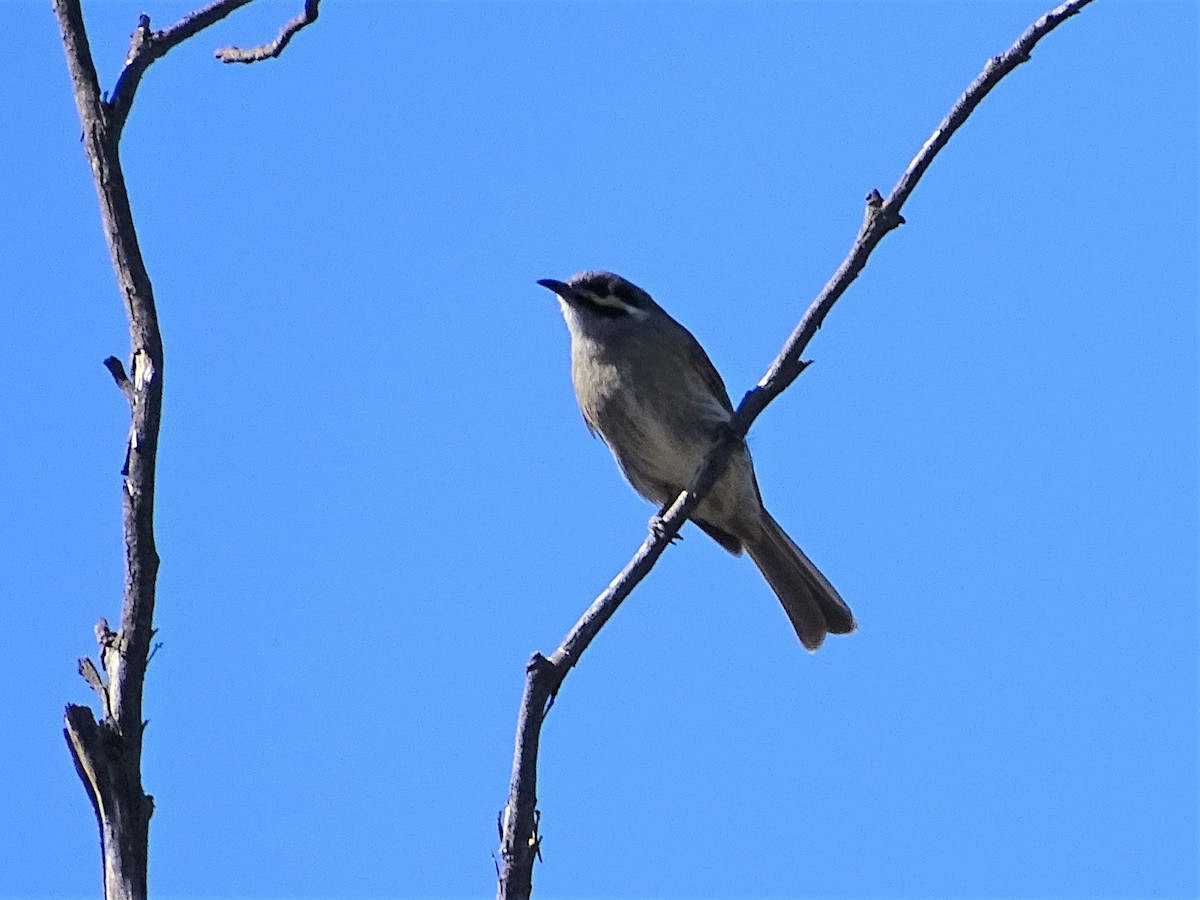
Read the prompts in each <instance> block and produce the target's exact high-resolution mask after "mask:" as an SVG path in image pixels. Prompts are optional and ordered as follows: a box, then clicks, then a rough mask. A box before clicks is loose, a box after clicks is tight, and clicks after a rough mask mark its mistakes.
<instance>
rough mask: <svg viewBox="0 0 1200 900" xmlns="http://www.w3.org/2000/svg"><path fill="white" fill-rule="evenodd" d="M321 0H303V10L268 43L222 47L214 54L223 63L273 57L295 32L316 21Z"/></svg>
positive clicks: (256, 60)
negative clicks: (252, 45) (245, 48)
mask: <svg viewBox="0 0 1200 900" xmlns="http://www.w3.org/2000/svg"><path fill="white" fill-rule="evenodd" d="M320 5H321V0H305V2H304V11H303V12H302V13H300V15H298V16H296V17H295V18H294V19H292V20H291V21H290V22H288V23H287V24H285V25H284V26H283V28H282V29H280V31H279V36H278V37H276V38H275V40H273V41H271V42H270V43H269V44H261V45H259V46H258V47H251V48H250V49H248V50H243V49H242V48H240V47H222V48H221V49H220V50H218V51H217V53H216V56H217V59H219V60H220V61H221V62H223V63H235V62H236V63H247V64H249V63H254V62H261V61H262V60H264V59H274V58H275V57H277V56H279V54H280V53H282V52H283V51H284V48H286V47H287V45H288V44H289V43H290V42H291V40H292V38H293V37H295V35H296V32H298V31H299V30H300V29H302V28H304V27H306V26H308V25H311V24H312V23H313V22H315V21H317V16H318V15H319V13H320V9H319V7H320Z"/></svg>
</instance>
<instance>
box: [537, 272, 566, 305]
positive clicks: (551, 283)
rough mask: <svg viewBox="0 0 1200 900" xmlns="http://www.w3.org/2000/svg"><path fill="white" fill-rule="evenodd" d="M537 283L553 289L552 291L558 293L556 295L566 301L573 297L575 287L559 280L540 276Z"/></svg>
mask: <svg viewBox="0 0 1200 900" xmlns="http://www.w3.org/2000/svg"><path fill="white" fill-rule="evenodd" d="M538 284H540V285H541V286H542V287H544V288H547V289H549V290H551V291H554V293H556V294H558V296H560V297H562V298H563V299H564V300H566V301H568V302H570V301H571V300H573V299H575V289H574V288H572V287H571V286H570V285H569V284H564V283H563V282H561V281H555V280H554V279H553V278H541V279H539V280H538Z"/></svg>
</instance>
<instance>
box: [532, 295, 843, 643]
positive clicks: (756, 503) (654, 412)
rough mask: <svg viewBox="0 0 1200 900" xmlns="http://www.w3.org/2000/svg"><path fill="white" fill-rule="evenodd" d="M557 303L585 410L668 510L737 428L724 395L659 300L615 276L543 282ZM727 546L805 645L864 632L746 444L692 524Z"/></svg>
mask: <svg viewBox="0 0 1200 900" xmlns="http://www.w3.org/2000/svg"><path fill="white" fill-rule="evenodd" d="M538 284H540V285H542V286H543V287H546V288H549V289H550V290H551V291H553V292H554V293H555V294H557V295H558V300H559V305H560V306H561V307H562V312H563V317H564V318H565V319H566V321H567V329H568V330H569V331H570V333H571V379H572V381H573V382H574V383H575V397H576V399H577V400H578V401H579V409H580V410H581V411H582V412H583V418H584V419H585V420H586V422H587V424H588V428H589V429H590V430H591V432H592V433H593V434H598V435H600V437H601V438H603V440H604V443H606V444H607V445H608V448H609V449H610V450H611V451H612V454H613V456H615V457H616V460H617V465H619V466H620V467H621V471H622V472H623V473H624V474H625V477H626V479H628V481H629V483H630V484H631V485H633V488H634V490H636V491H637V492H638V493H639V494H641V495H642V496H643V497H645V498H646V499H647V500H650V501H651V502H652V503H657V504H659V505H660V506H665V505H666V504H669V503H671V502H672V501H673V500H674V499H675V498H676V497H677V496H679V493H680V492H681V491H682V490H683V489H684V488H686V487H687V485H688V483H689V482H690V481H691V479H692V478H693V477H694V476H695V474H696V472H697V470H698V469H699V467H700V464H701V463H702V462H703V460H704V458H705V456H706V455H707V454H708V452H709V450H711V449H712V447H713V444H714V442H715V441H716V439H717V437H718V436H719V435H720V433H721V429H722V428H723V427H724V426H725V424H726V423H727V422H728V421H729V420H730V418H731V417H732V416H733V404H731V403H730V402H729V394H728V393H727V392H726V390H725V383H724V382H723V381H722V380H721V376H720V375H719V374H717V370H716V368H715V367H714V366H713V364H712V362H711V361H710V360H709V358H708V354H707V353H705V352H704V348H703V347H701V346H700V344H699V342H698V341H697V340H696V339H695V338H694V337H692V334H691V332H689V331H688V330H687V329H686V328H684V327H683V326H682V325H680V324H679V323H678V322H676V321H675V320H674V319H672V318H671V317H670V316H669V315H667V313H666V311H665V310H664V309H663V308H662V307H660V306H659V305H658V304H657V303H655V302H654V301H653V300H652V299H651V298H650V295H649V294H647V293H646V292H645V291H643V290H642V289H641V288H639V287H637V286H636V285H633V284H631V283H629V282H628V281H626V280H625V279H624V278H622V277H620V276H619V275H613V274H612V273H611V272H580V273H579V274H578V275H573V276H571V278H569V279H568V280H567V281H565V282H563V281H555V280H553V279H549V278H547V279H543V280H541V281H539V282H538ZM692 521H694V522H695V523H696V524H697V525H699V526H700V527H701V528H702V529H703V530H704V531H705V532H706V533H707V534H708V535H709V536H711V537H712V538H713V540H715V541H716V542H717V543H718V544H720V545H721V546H722V547H724V548H725V549H726V550H728V551H729V552H730V553H733V554H734V555H738V554H740V553H741V552H742V551H743V550H745V551H746V553H748V554H749V555H750V558H751V559H752V560H754V563H755V565H757V566H758V569H759V571H760V572H762V574H763V577H764V578H766V580H767V583H768V584H769V585H770V586H771V589H772V590H773V591H775V594H776V595H777V596H778V597H779V602H780V603H782V604H783V609H784V612H786V613H787V615H788V618H789V619H790V620H791V622H792V627H793V628H795V629H796V634H797V636H799V638H800V642H801V643H802V644H803V645H804V646H805V647H807V648H808V649H809V650H816V649H817V648H818V647H820V646H821V642H822V641H824V640H825V635H826V634H828V633H830V632H832V633H833V634H846V633H848V632H851V631H853V630H854V629H855V624H854V616H853V614H852V613H851V612H850V608H849V607H848V606H847V605H846V603H845V601H844V600H842V598H841V597H840V596H838V592H837V591H836V590H834V588H833V585H831V584H830V583H829V581H828V580H827V579H826V578H825V576H824V575H822V574H821V573H820V571H818V569H817V567H816V566H815V565H813V563H812V561H811V560H809V558H808V557H807V556H805V555H804V552H803V551H802V550H801V549H800V548H799V547H798V546H796V543H795V541H793V540H792V539H791V538H790V537H788V536H787V534H786V533H785V532H784V530H783V529H782V528H780V527H779V523H777V522H776V521H775V520H774V519H773V518H772V517H771V514H770V513H768V512H767V510H766V509H765V508H764V507H763V502H762V497H761V495H760V494H759V491H758V481H757V479H756V478H755V477H754V464H753V463H752V462H751V460H750V451H749V450H748V449H747V448H746V445H745V444H744V443H743V444H742V445H741V446H740V447H739V448H738V449H737V450H736V451H735V452H734V454H733V456H732V457H731V458H730V461H729V466H728V467H727V468H726V470H725V472H724V474H722V475H721V478H720V480H718V481H717V483H716V485H714V486H713V489H712V490H711V491H710V492H709V493H708V495H707V496H706V497H705V498H704V500H703V501H701V503H700V505H699V506H698V507H697V508H696V511H695V512H694V513H693V514H692Z"/></svg>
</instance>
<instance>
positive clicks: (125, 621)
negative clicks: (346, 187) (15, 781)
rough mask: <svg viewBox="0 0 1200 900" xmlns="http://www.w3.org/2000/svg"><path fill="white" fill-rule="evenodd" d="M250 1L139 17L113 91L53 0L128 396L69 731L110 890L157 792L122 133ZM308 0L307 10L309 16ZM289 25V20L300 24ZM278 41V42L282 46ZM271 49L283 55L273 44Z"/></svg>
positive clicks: (79, 20) (76, 9)
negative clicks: (146, 94) (95, 706)
mask: <svg viewBox="0 0 1200 900" xmlns="http://www.w3.org/2000/svg"><path fill="white" fill-rule="evenodd" d="M250 2H251V0H213V2H210V3H208V5H207V6H204V7H202V8H201V9H199V10H197V11H196V12H194V13H192V14H190V15H188V16H185V17H184V18H182V19H180V20H179V21H178V22H176V23H175V24H174V25H171V26H170V27H168V28H165V29H163V30H162V31H153V30H151V28H150V18H149V17H148V16H145V15H143V16H141V17H140V18H139V20H138V23H137V27H136V28H135V29H134V31H133V35H132V36H131V38H130V45H129V53H128V55H127V56H126V59H125V65H124V67H123V68H122V70H121V73H120V75H119V77H118V78H117V80H116V83H115V85H114V87H113V91H112V96H111V98H109V99H105V98H104V97H103V96H102V95H101V93H100V83H99V80H98V78H97V77H96V67H95V64H94V63H93V61H92V52H91V48H90V47H89V45H88V37H87V30H86V28H85V26H84V22H83V13H82V10H81V9H80V0H54V13H55V15H56V16H57V18H58V24H59V30H60V31H61V33H62V41H63V49H64V50H65V51H66V56H67V69H68V71H69V73H70V76H71V84H72V87H73V90H74V94H75V105H76V106H77V107H78V109H79V119H80V122H81V123H82V125H83V145H84V150H85V152H86V153H87V158H88V162H89V163H90V164H91V168H92V177H93V180H94V182H95V185H96V194H97V196H98V198H99V201H100V219H101V222H102V224H103V228H104V236H105V239H106V240H107V242H108V249H109V252H110V254H111V256H112V264H113V269H114V271H115V272H116V275H117V285H118V287H119V289H120V291H121V296H122V299H123V300H124V303H125V314H126V317H127V318H128V320H129V344H130V373H129V374H128V375H127V374H126V372H125V367H124V365H123V364H122V363H121V361H120V360H118V359H117V358H116V357H109V358H108V359H106V360H105V361H104V365H105V366H106V367H107V368H108V370H109V372H110V373H111V374H112V376H113V379H114V380H115V381H116V383H117V387H119V388H120V389H121V392H122V393H123V394H124V395H125V398H126V399H127V400H128V401H129V407H130V418H131V422H130V427H129V438H128V442H127V444H126V447H125V465H124V467H123V468H122V470H121V474H122V475H123V476H124V481H123V485H122V491H121V508H122V528H123V533H124V542H125V591H124V602H123V604H122V607H121V619H120V626H119V627H118V629H117V630H116V631H113V630H111V629H110V628H109V625H108V622H107V621H106V620H104V619H101V620H100V624H99V625H98V626H97V628H96V637H97V640H98V641H99V644H100V668H99V669H98V668H97V667H96V665H95V664H94V663H92V661H91V660H88V659H81V660H80V661H79V673H80V674H81V675H82V676H83V678H84V680H85V681H87V683H88V684H89V685H90V686H91V687H92V689H93V690H95V692H96V694H97V695H98V696H99V698H100V702H101V707H102V710H103V716H102V718H101V720H100V721H99V722H97V721H96V717H95V716H94V715H93V713H92V711H91V709H89V708H88V707H86V706H76V705H73V704H72V705H69V706H67V709H66V715H65V725H66V727H65V729H64V734H65V736H66V739H67V746H68V747H69V748H70V751H71V756H72V759H73V760H74V762H75V768H76V771H77V772H78V773H79V777H80V778H81V779H82V780H83V784H84V787H85V788H86V790H87V794H88V798H89V799H90V800H91V803H92V808H93V810H94V811H95V813H96V820H97V822H98V824H99V828H100V846H101V857H102V861H103V865H104V894H105V897H106V898H108V900H135V898H144V897H145V896H146V866H147V857H148V843H149V833H150V816H151V814H152V813H153V810H154V803H153V800H152V798H151V797H149V796H148V795H147V794H146V793H145V791H144V790H143V787H142V775H141V759H142V732H143V730H144V727H145V723H144V722H143V719H142V690H143V686H144V684H145V676H146V664H147V662H148V659H149V655H150V643H151V640H152V639H153V637H154V624H153V623H154V601H155V585H156V581H157V577H158V550H157V549H156V547H155V543H154V487H155V483H154V482H155V461H156V457H157V453H158V432H159V426H160V424H161V421H162V394H163V372H164V365H163V343H162V335H161V333H160V332H159V328H158V314H157V312H156V310H155V306H154V289H153V287H152V286H151V284H150V276H149V274H148V273H147V272H146V264H145V262H144V260H143V259H142V251H141V247H140V246H139V244H138V237H137V230H136V229H135V227H134V222H133V212H132V210H131V208H130V205H129V192H128V191H127V190H126V188H125V176H124V174H123V173H122V170H121V158H120V152H119V148H120V142H121V134H122V131H123V129H124V126H125V123H126V121H127V120H128V117H129V113H130V110H131V108H132V106H133V100H134V95H135V94H136V93H137V89H138V85H139V84H140V83H141V79H142V76H143V75H144V74H145V72H146V70H147V69H148V68H149V67H150V65H151V64H152V63H153V62H155V60H158V59H161V58H162V57H163V56H165V55H166V54H167V53H168V52H169V51H170V50H172V49H173V48H174V47H177V46H178V45H179V44H181V43H183V41H185V40H187V39H188V38H190V37H192V36H194V35H195V34H197V33H198V32H200V31H201V30H203V29H205V28H207V27H209V26H210V25H213V24H215V23H216V22H218V21H220V20H221V19H223V18H224V17H225V16H227V15H229V14H230V13H231V12H233V11H234V10H235V9H237V8H238V7H241V6H245V5H246V4H247V3H250ZM316 2H317V0H311V4H310V5H311V7H312V9H311V16H312V18H314V19H315V18H316ZM299 27H300V26H296V28H295V29H293V30H298V28H299ZM281 49H282V48H281ZM276 55H278V54H277V53H276Z"/></svg>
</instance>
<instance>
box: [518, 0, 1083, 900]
mask: <svg viewBox="0 0 1200 900" xmlns="http://www.w3.org/2000/svg"><path fill="white" fill-rule="evenodd" d="M1091 2H1092V0H1070V2H1067V3H1063V4H1062V5H1061V6H1059V7H1057V8H1056V9H1054V10H1052V11H1051V12H1049V13H1047V14H1046V15H1044V16H1042V17H1041V18H1040V19H1038V20H1037V22H1035V23H1034V24H1033V25H1031V26H1030V27H1029V28H1028V29H1027V30H1026V31H1025V33H1024V34H1022V35H1021V37H1020V38H1019V39H1018V40H1017V42H1016V43H1015V44H1013V45H1012V47H1010V48H1009V49H1008V51H1007V52H1005V53H1004V54H1003V55H1001V56H998V57H993V58H992V59H990V60H988V63H987V65H986V66H985V67H984V69H983V72H982V73H981V74H980V75H979V77H978V78H976V79H975V81H973V82H972V83H971V85H970V87H968V88H967V90H966V92H965V93H964V94H963V95H962V96H961V97H960V98H959V99H958V101H957V102H956V103H955V104H954V106H953V107H952V108H951V110H950V112H949V114H948V115H947V116H946V118H945V119H943V120H942V123H941V124H940V125H939V126H938V127H937V129H936V130H935V131H934V132H933V134H932V136H931V137H930V138H929V140H927V141H926V142H925V145H924V146H923V147H922V148H921V150H920V152H919V153H918V154H917V155H916V157H915V158H914V159H913V161H912V162H911V163H909V165H908V168H907V169H906V170H905V172H904V175H903V176H902V177H901V178H900V181H899V182H898V183H897V184H896V187H895V188H894V189H893V190H892V193H891V195H890V196H889V197H888V198H887V200H884V199H883V197H882V196H881V195H880V194H879V192H878V191H874V190H873V191H871V193H870V194H869V195H868V197H867V207H866V210H865V212H864V216H863V223H862V227H861V228H860V229H859V232H858V236H857V238H856V239H855V241H854V244H853V246H852V247H851V249H850V252H849V254H847V256H846V258H845V259H844V260H843V261H842V264H841V265H840V266H839V267H838V269H837V271H836V272H835V273H834V275H833V277H832V278H831V279H830V280H829V282H828V283H827V284H826V285H825V287H824V288H823V289H822V291H821V293H820V294H819V295H818V296H817V298H816V299H815V300H814V301H813V302H812V304H811V305H810V306H809V307H808V309H807V310H806V311H805V313H804V316H803V318H801V320H800V323H799V324H798V325H797V326H796V329H795V330H794V331H793V332H792V334H791V336H790V337H789V338H788V340H787V342H786V343H785V344H784V347H783V350H782V351H781V352H780V354H779V356H777V357H776V359H775V361H774V362H773V363H772V364H771V367H770V368H769V369H768V370H767V373H766V374H765V375H764V376H763V378H762V379H761V380H760V381H759V383H758V385H757V386H756V387H754V388H753V389H752V390H751V391H749V392H748V393H747V394H746V395H745V397H743V398H742V402H741V403H740V404H739V406H738V409H737V411H736V412H735V413H734V416H733V418H732V420H731V421H730V423H729V427H728V429H727V430H726V433H725V434H724V435H722V437H721V438H720V439H719V440H718V441H717V442H716V444H715V445H714V446H713V448H712V450H711V451H709V454H708V457H707V458H706V459H705V461H704V463H703V465H701V467H700V470H699V471H698V472H697V473H696V475H695V477H694V478H693V479H692V483H691V484H690V485H689V486H688V488H687V490H685V491H684V492H683V493H682V494H680V495H679V496H678V497H677V498H676V500H675V502H674V503H672V504H671V505H670V507H669V508H668V509H667V510H666V511H665V512H664V513H663V514H662V515H661V516H660V517H659V518H658V520H657V526H656V527H655V528H652V529H651V533H650V536H649V537H647V538H646V540H645V541H643V542H642V545H641V547H639V548H638V550H637V553H635V554H634V556H633V558H632V559H631V560H630V561H629V562H628V563H627V564H626V565H625V568H623V569H622V570H621V572H620V573H619V574H618V575H617V577H616V578H614V579H613V581H612V583H610V584H609V586H608V588H606V589H605V590H604V592H603V593H601V594H600V596H599V597H597V598H596V599H595V601H593V603H592V605H591V606H590V607H588V609H587V611H586V612H585V613H584V614H583V617H582V618H580V620H579V621H578V622H577V623H576V624H575V626H574V627H573V628H572V629H571V631H570V632H569V633H568V635H567V637H566V638H565V639H564V640H563V642H562V644H560V645H559V647H558V649H557V650H555V651H554V653H552V654H551V655H550V657H549V658H547V657H544V656H542V655H541V654H540V653H535V654H534V656H533V658H532V659H531V660H530V662H529V665H528V666H527V667H526V671H525V688H524V692H523V694H522V697H521V706H520V711H519V712H518V717H517V736H516V746H515V749H514V754H513V770H512V780H511V782H510V785H509V799H508V804H507V806H506V807H505V809H504V812H503V814H502V817H501V818H502V821H503V823H504V831H503V835H502V837H501V841H500V858H501V860H502V861H503V867H502V872H501V876H500V882H499V887H498V896H499V897H500V898H501V900H510V898H527V897H528V896H529V895H530V892H531V890H532V884H533V863H534V860H535V859H536V858H538V857H539V855H540V854H539V848H540V844H541V836H540V834H539V833H538V825H537V822H538V809H537V753H538V744H539V741H540V738H541V726H542V722H543V721H544V720H545V715H546V711H547V710H548V708H549V705H550V703H551V702H552V701H553V699H554V697H555V696H556V695H557V694H558V690H559V688H560V687H561V686H562V683H563V680H564V679H565V678H566V677H567V673H568V672H570V670H571V668H572V667H574V666H575V665H577V664H578V662H579V659H580V656H581V655H582V654H583V652H584V651H585V650H586V649H587V648H588V645H589V644H590V643H591V641H592V639H593V638H595V636H596V634H597V633H598V632H599V631H600V629H601V628H602V627H603V626H604V624H605V623H606V622H607V621H608V620H609V619H611V618H612V616H613V614H614V613H616V611H617V608H618V607H619V606H620V605H621V602H622V601H623V600H624V599H625V598H626V597H627V596H628V595H629V593H630V592H631V591H632V590H633V588H634V587H635V586H636V585H637V584H638V582H640V581H641V580H642V578H644V577H645V576H646V574H647V573H648V572H649V571H650V569H651V568H653V566H654V563H655V562H657V560H658V558H659V557H660V556H661V555H662V554H663V552H664V551H665V550H666V548H667V547H668V546H669V545H670V542H671V539H672V538H674V537H675V535H676V534H678V532H679V529H680V528H682V527H683V523H684V522H685V521H687V518H688V516H689V515H690V514H691V512H692V510H694V509H695V508H696V506H697V505H698V504H699V503H700V501H701V500H702V499H703V498H704V496H705V494H707V492H708V491H709V490H710V489H711V488H712V486H713V485H714V484H715V483H716V481H717V479H718V478H720V476H721V473H722V472H723V471H724V469H725V466H726V465H727V464H728V462H729V458H730V456H731V455H732V454H733V452H734V450H735V449H736V448H737V447H738V446H739V445H740V444H741V443H742V441H744V440H745V437H746V434H747V432H748V431H749V429H750V426H751V424H753V422H754V420H755V419H756V418H757V417H758V415H759V414H760V413H761V412H762V411H763V410H764V409H765V408H766V406H767V404H769V403H770V402H771V401H772V400H774V399H775V398H776V397H778V396H779V395H780V394H781V393H782V392H783V391H784V390H785V389H786V388H787V387H788V386H789V385H790V384H791V383H792V382H793V381H795V379H796V378H797V376H799V374H800V373H801V372H802V371H803V370H804V367H805V365H806V363H805V362H804V361H803V360H802V359H801V354H802V353H803V352H804V349H805V347H807V346H808V343H809V341H811V340H812V338H813V337H814V336H815V335H816V333H817V331H818V330H819V329H820V327H821V323H822V322H824V320H825V317H826V316H827V315H828V314H829V311H830V310H831V309H832V308H833V305H834V304H835V303H836V302H837V300H838V298H839V297H841V296H842V294H843V293H844V292H845V290H846V288H848V287H849V286H850V284H851V283H852V282H853V281H854V280H855V278H857V277H858V274H859V273H860V272H861V271H862V270H863V267H864V266H866V263H867V259H868V258H869V257H870V255H871V253H872V252H873V251H874V249H875V248H876V247H877V246H878V245H879V243H880V241H882V240H883V238H884V236H886V235H887V234H888V232H890V231H892V230H893V229H895V228H898V227H899V226H900V225H901V224H903V222H904V218H903V217H902V216H901V215H900V210H901V208H902V207H903V206H904V203H905V201H906V200H907V199H908V197H909V195H910V194H911V193H912V192H913V190H914V189H915V188H916V186H917V183H918V182H919V181H920V179H921V176H922V175H924V173H925V170H926V169H928V168H929V165H930V163H932V162H933V159H934V157H935V156H936V155H937V154H938V153H939V152H940V151H941V149H942V148H943V147H945V146H946V144H947V142H948V141H949V140H950V137H951V136H952V135H953V134H954V132H955V131H957V130H958V128H959V127H961V126H962V124H963V123H964V122H965V121H966V120H967V118H968V117H969V116H970V115H971V112H972V111H973V110H974V109H975V107H976V106H978V105H979V102H980V101H981V100H982V99H983V98H984V97H985V96H987V94H988V92H989V91H991V89H992V88H993V87H995V86H996V84H997V83H998V82H999V81H1000V79H1002V78H1003V77H1004V76H1005V75H1007V74H1008V73H1009V72H1011V71H1013V69H1015V68H1016V67H1017V66H1019V65H1020V64H1021V63H1023V62H1025V61H1026V60H1028V59H1029V57H1030V53H1031V52H1032V50H1033V48H1034V46H1035V45H1036V44H1037V43H1038V41H1040V40H1041V39H1042V38H1043V37H1045V36H1046V35H1047V34H1049V33H1050V32H1051V31H1053V30H1054V29H1055V28H1057V27H1058V26H1059V25H1060V24H1062V22H1064V21H1065V20H1066V19H1068V18H1070V17H1071V16H1073V15H1075V14H1076V13H1078V12H1079V11H1080V10H1081V9H1082V8H1083V7H1085V6H1087V5H1088V4H1089V3H1091Z"/></svg>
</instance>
